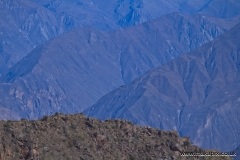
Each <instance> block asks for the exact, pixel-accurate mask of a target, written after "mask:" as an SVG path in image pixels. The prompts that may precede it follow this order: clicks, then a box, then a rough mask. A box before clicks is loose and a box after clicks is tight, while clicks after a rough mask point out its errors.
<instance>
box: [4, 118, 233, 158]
mask: <svg viewBox="0 0 240 160" xmlns="http://www.w3.org/2000/svg"><path fill="white" fill-rule="evenodd" d="M0 130H1V132H0V135H1V139H0V159H2V160H18V159H25V160H30V159H39V160H42V159H47V160H51V159H58V160H68V159H71V160H77V159H81V160H83V159H89V160H95V159H99V160H100V159H120V160H125V159H167V160H168V159H169V160H173V159H183V160H184V159H199V158H200V159H203V160H204V159H216V160H217V159H230V157H219V156H218V157H193V156H189V157H187V156H186V157H185V156H182V157H181V154H180V153H181V152H191V151H192V152H202V153H203V152H209V151H207V150H202V149H200V148H198V147H196V146H194V145H192V144H191V143H190V140H189V139H188V138H187V137H182V138H180V137H179V135H178V133H177V132H176V131H171V132H170V131H169V132H165V131H161V130H159V129H153V128H151V127H140V126H136V125H134V124H132V123H130V122H128V121H123V120H106V121H104V122H103V121H100V120H96V119H92V118H87V117H85V116H84V115H82V114H75V115H62V114H55V115H54V116H51V117H47V116H45V117H43V118H42V119H41V120H35V121H28V120H25V119H22V120H21V121H0Z"/></svg>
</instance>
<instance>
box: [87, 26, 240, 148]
mask: <svg viewBox="0 0 240 160" xmlns="http://www.w3.org/2000/svg"><path fill="white" fill-rule="evenodd" d="M239 38H240V24H238V25H236V26H235V27H234V28H233V29H231V30H230V31H228V32H227V33H225V34H223V35H221V36H219V37H218V38H216V39H215V40H213V41H211V42H209V43H206V44H204V45H202V46H201V47H199V48H198V49H196V50H193V51H192V52H190V53H187V54H184V55H182V56H180V57H178V58H176V59H174V60H172V61H170V62H168V63H166V64H164V65H162V66H160V67H157V68H154V69H152V70H150V71H148V72H147V73H145V74H144V75H142V76H140V77H139V78H137V79H136V80H134V81H133V82H131V83H129V84H127V85H125V86H122V87H119V88H118V89H115V90H114V91H112V92H110V93H108V94H107V95H105V96H103V97H102V98H101V99H100V100H99V101H98V102H97V103H96V104H94V105H93V106H92V107H91V108H89V109H87V110H86V111H85V112H84V113H86V115H88V116H90V117H96V118H100V119H111V118H121V119H127V120H130V121H132V122H134V123H136V124H140V125H150V126H152V127H156V128H161V129H164V130H173V129H175V130H177V131H178V132H179V134H180V135H187V136H190V137H191V139H192V141H193V143H194V144H196V145H198V146H201V147H204V148H208V149H210V148H217V149H219V150H222V151H229V150H233V149H235V148H236V147H237V146H238V145H239V144H240V137H239V135H240V125H239V124H240V118H239V116H238V115H239V106H240V92H239V88H240V59H239V57H240V39H239ZM229 115H231V116H229ZM229 131H231V132H229Z"/></svg>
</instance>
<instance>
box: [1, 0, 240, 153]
mask: <svg viewBox="0 0 240 160" xmlns="http://www.w3.org/2000/svg"><path fill="white" fill-rule="evenodd" d="M0 10H1V11H0V12H1V14H0V119H12V120H13V119H14V120H16V119H18V120H19V119H21V118H28V119H37V118H40V117H42V116H44V115H52V114H54V113H55V112H61V113H78V112H82V111H84V110H85V111H84V113H86V114H87V115H88V116H93V117H97V118H101V119H108V118H122V119H128V120H131V121H132V122H134V123H136V124H139V125H148V126H152V127H154V128H160V129H164V130H173V129H174V130H177V131H178V132H179V134H180V136H183V135H187V136H190V137H191V140H192V141H193V143H194V144H196V145H198V146H201V147H203V148H206V149H212V148H214V149H219V150H221V151H230V150H233V149H235V148H237V147H238V146H239V144H240V139H239V135H240V133H239V132H240V128H239V126H240V125H239V118H238V115H239V108H238V107H239V102H240V100H239V99H240V98H239V94H240V93H239V91H238V88H239V65H240V62H239V51H240V49H239V46H240V44H239V42H240V41H239V36H240V35H239V30H240V26H239V22H240V15H239V12H240V1H239V0H192V1H188V0H172V1H166V0H156V1H153V0H152V1H149V0H112V1H98V0H68V1H66V0H42V1H37V0H1V1H0ZM236 24H238V25H236ZM235 25H236V26H235ZM234 26H235V27H234ZM232 27H234V28H232ZM231 28H232V29H231ZM230 29H231V30H230ZM209 41H211V42H209ZM187 52H189V53H187ZM184 53H187V54H184ZM183 54H184V55H183ZM89 107H90V108H89ZM229 131H231V132H229ZM238 150H239V147H238V148H237V152H238ZM0 157H1V154H0Z"/></svg>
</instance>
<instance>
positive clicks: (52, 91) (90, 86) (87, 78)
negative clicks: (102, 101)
mask: <svg viewBox="0 0 240 160" xmlns="http://www.w3.org/2000/svg"><path fill="white" fill-rule="evenodd" d="M117 62H118V52H117V49H116V47H115V45H114V44H113V43H112V42H111V39H110V38H109V37H108V36H107V35H106V33H104V32H100V31H97V30H94V29H93V28H90V27H87V28H84V29H78V30H74V31H72V32H70V33H68V34H65V35H63V36H61V37H58V38H55V39H54V40H52V41H50V42H49V43H47V44H45V45H42V46H40V47H37V48H36V49H35V50H33V51H32V52H31V53H30V54H29V55H28V56H26V57H24V58H23V59H22V60H21V61H19V62H18V63H17V64H16V65H15V66H13V67H12V68H10V70H9V71H8V72H7V74H5V75H3V76H2V77H1V82H2V84H1V93H0V94H1V105H2V107H5V108H9V109H10V108H12V109H13V108H14V109H13V110H14V111H15V112H16V113H17V114H19V113H20V114H19V115H21V117H26V115H28V116H29V118H37V117H39V116H42V115H44V114H51V113H54V112H56V111H59V112H64V113H74V112H79V111H81V110H82V109H83V108H86V107H87V106H88V105H90V104H93V103H94V102H96V100H97V99H98V98H100V97H101V96H102V95H104V94H106V93H107V92H109V91H111V90H112V89H113V88H114V86H119V85H121V84H123V82H122V79H121V74H120V72H119V70H120V69H119V67H118V64H116V63H117ZM6 93H7V94H6ZM8 105H9V106H8ZM19 110H22V111H19ZM3 116H8V115H2V114H1V118H3Z"/></svg>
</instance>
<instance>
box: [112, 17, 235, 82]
mask: <svg viewBox="0 0 240 160" xmlns="http://www.w3.org/2000/svg"><path fill="white" fill-rule="evenodd" d="M239 18H240V17H239ZM239 20H240V19H238V18H236V19H231V20H230V19H226V20H223V19H216V18H207V17H205V16H201V15H186V14H182V13H171V14H168V15H165V16H162V17H160V18H158V19H155V20H153V21H148V22H147V23H143V24H141V25H138V26H135V27H130V28H127V29H120V30H119V31H115V32H110V33H111V37H112V39H113V41H114V43H116V45H117V47H118V49H119V51H120V55H121V57H120V61H121V62H120V63H121V72H122V75H123V80H124V82H125V83H129V82H131V81H132V80H133V79H134V78H137V77H138V76H139V75H142V74H143V73H144V72H146V71H147V70H149V69H151V68H153V67H154V66H158V65H160V64H164V63H166V62H168V61H169V60H171V59H173V58H176V57H177V56H179V55H181V54H183V53H186V52H189V51H191V50H193V49H195V48H197V47H199V46H201V45H202V44H204V43H206V42H208V41H210V40H213V39H214V38H216V37H217V36H218V35H220V34H222V33H225V32H226V31H227V30H228V29H230V28H229V27H230V26H231V27H232V26H234V25H236V24H237V23H238V21H239Z"/></svg>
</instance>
